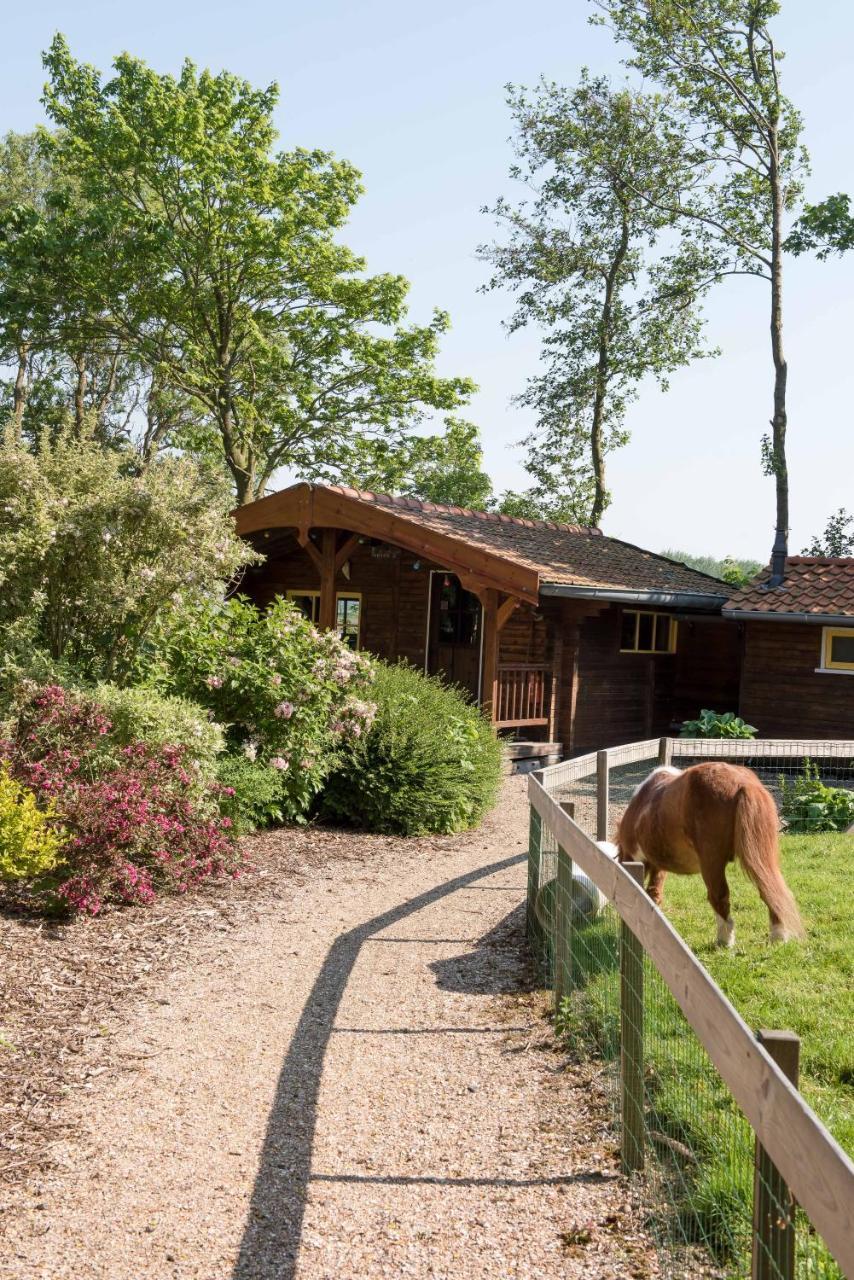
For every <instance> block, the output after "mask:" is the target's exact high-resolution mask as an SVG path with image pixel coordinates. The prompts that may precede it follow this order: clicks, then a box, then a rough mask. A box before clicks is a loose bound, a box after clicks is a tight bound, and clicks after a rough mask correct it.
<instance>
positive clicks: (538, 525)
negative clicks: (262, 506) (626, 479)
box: [315, 484, 604, 538]
mask: <svg viewBox="0 0 854 1280" xmlns="http://www.w3.org/2000/svg"><path fill="white" fill-rule="evenodd" d="M315 488H319V489H331V490H332V491H333V492H335V493H340V494H343V496H344V497H347V498H359V499H361V500H362V501H363V502H376V503H379V504H382V505H384V506H390V507H398V508H400V509H401V510H402V511H438V512H444V513H446V514H447V515H453V516H474V517H475V518H476V519H478V520H485V521H488V522H489V523H491V524H515V525H520V526H521V527H522V528H526V529H554V530H555V531H556V532H558V533H586V534H589V535H590V536H591V537H597V538H601V537H604V534H603V533H602V530H601V529H600V528H598V527H597V526H596V525H586V524H562V523H560V522H558V521H556V520H529V519H527V518H525V517H524V516H508V515H505V514H504V513H503V512H501V511H476V510H475V509H474V508H473V507H455V506H449V505H446V504H444V503H441V502H428V501H427V500H426V499H424V498H409V497H405V496H404V495H402V494H392V493H374V492H373V491H372V490H370V489H354V488H353V487H352V486H351V485H346V484H326V485H315Z"/></svg>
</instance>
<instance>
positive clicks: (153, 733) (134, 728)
mask: <svg viewBox="0 0 854 1280" xmlns="http://www.w3.org/2000/svg"><path fill="white" fill-rule="evenodd" d="M87 696H89V695H87ZM91 697H92V698H94V700H95V701H96V702H97V703H98V704H99V705H100V706H101V707H102V708H103V710H104V712H105V713H106V716H107V718H108V720H110V722H111V724H112V730H111V732H110V734H109V738H110V741H111V743H112V744H115V745H116V746H119V747H129V746H132V745H133V744H134V743H137V742H144V743H145V744H146V746H149V747H184V748H186V751H187V758H188V759H189V760H192V761H193V762H194V763H195V764H197V765H198V766H199V767H200V769H201V770H202V772H203V773H204V774H205V775H206V776H207V777H211V776H213V774H214V772H215V769H216V764H215V762H216V757H217V756H218V755H219V754H220V753H221V752H222V750H223V748H224V746H225V738H224V735H223V731H222V729H221V728H220V726H219V725H218V724H216V723H214V722H213V721H212V720H210V719H209V718H208V713H207V712H206V711H205V710H204V708H203V707H200V706H199V705H198V704H197V703H195V702H190V700H189V699H188V698H178V697H170V696H169V695H166V694H161V693H158V692H157V691H156V690H155V689H145V688H136V689H122V688H120V687H119V686H118V685H114V684H99V685H97V687H96V688H95V689H94V690H93V691H92V693H91Z"/></svg>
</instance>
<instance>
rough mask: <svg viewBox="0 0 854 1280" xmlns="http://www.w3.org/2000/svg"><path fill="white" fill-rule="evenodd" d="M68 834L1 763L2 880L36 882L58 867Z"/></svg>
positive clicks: (0, 826)
mask: <svg viewBox="0 0 854 1280" xmlns="http://www.w3.org/2000/svg"><path fill="white" fill-rule="evenodd" d="M64 840H65V832H64V831H63V830H62V829H61V827H59V825H58V824H57V821H56V814H55V811H54V809H53V808H52V807H48V808H46V809H39V807H38V805H37V803H36V797H35V796H34V795H33V793H32V791H30V790H29V789H28V788H27V787H25V786H22V785H21V784H20V783H18V782H15V780H14V779H13V778H10V777H9V773H8V770H7V768H6V766H5V764H2V763H0V880H33V879H36V878H37V877H38V876H40V875H43V874H44V872H45V871H50V869H51V868H52V867H53V866H55V865H56V862H57V861H58V859H59V852H60V849H61V847H62V844H63V841H64Z"/></svg>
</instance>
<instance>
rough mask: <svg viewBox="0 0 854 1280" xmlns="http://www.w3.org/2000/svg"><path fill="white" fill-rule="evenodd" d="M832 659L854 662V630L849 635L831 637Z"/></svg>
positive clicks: (833, 660) (832, 660) (834, 660)
mask: <svg viewBox="0 0 854 1280" xmlns="http://www.w3.org/2000/svg"><path fill="white" fill-rule="evenodd" d="M830 661H831V662H851V663H854V631H852V632H851V634H850V635H847V636H831V637H830Z"/></svg>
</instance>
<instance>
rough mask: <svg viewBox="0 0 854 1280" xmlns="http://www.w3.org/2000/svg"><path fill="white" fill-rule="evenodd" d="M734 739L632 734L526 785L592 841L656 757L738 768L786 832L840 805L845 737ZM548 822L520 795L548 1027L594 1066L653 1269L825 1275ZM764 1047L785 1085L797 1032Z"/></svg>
mask: <svg viewBox="0 0 854 1280" xmlns="http://www.w3.org/2000/svg"><path fill="white" fill-rule="evenodd" d="M733 745H734V744H732V743H727V742H722V743H719V742H708V741H704V742H702V743H697V742H695V741H686V742H684V743H683V742H678V741H675V740H666V741H661V742H659V741H657V740H656V741H654V742H647V743H638V744H632V745H631V746H629V747H624V748H617V749H614V750H612V751H609V752H604V753H603V752H600V753H597V754H595V755H592V756H586V757H581V758H579V759H577V760H570V761H566V762H564V763H562V764H560V765H557V766H554V767H552V768H551V769H548V770H545V771H543V773H542V774H540V775H539V781H540V782H541V784H542V785H543V786H544V787H545V788H546V790H547V792H548V794H549V796H550V797H551V798H552V799H553V800H554V801H556V802H557V804H558V805H559V806H560V808H561V809H563V811H564V812H565V813H566V814H567V815H568V816H569V817H571V818H572V819H573V820H574V822H575V823H576V824H577V826H578V827H580V828H581V831H582V832H584V833H585V835H586V836H588V837H589V838H590V839H591V840H592V839H597V838H598V839H600V840H601V839H604V838H607V837H609V836H613V834H614V831H615V828H616V825H617V823H618V821H619V818H620V816H621V814H622V812H623V811H624V809H625V807H626V805H627V804H628V802H629V799H630V798H631V795H632V794H633V792H634V790H635V788H636V787H637V786H638V785H639V784H640V783H641V782H642V781H643V779H644V778H645V777H646V776H647V775H648V774H649V772H650V770H651V769H652V768H654V767H655V766H656V764H658V763H671V762H672V763H673V764H675V765H677V766H678V767H680V768H682V767H687V766H688V765H689V764H691V763H696V762H699V760H701V759H710V758H711V759H718V760H727V761H731V762H733V763H738V764H743V765H746V766H747V767H750V768H752V769H754V771H755V772H757V773H758V774H759V776H760V777H761V778H762V780H763V782H765V783H766V785H767V786H769V789H771V790H772V792H773V794H774V795H775V798H776V800H777V802H778V806H779V807H780V809H781V812H782V813H783V815H784V821H785V822H787V823H788V824H789V825H790V827H794V829H796V830H797V829H808V830H828V829H830V827H828V826H826V825H822V824H823V823H828V822H830V821H831V817H833V816H834V815H831V816H828V812H827V810H826V806H827V805H828V804H829V803H830V802H829V801H828V799H827V797H826V796H824V795H823V792H824V791H827V790H834V791H835V790H839V791H841V792H842V793H844V795H845V796H846V797H847V796H851V798H852V803H854V744H852V743H831V744H827V743H822V744H816V743H812V742H810V743H807V742H804V743H795V744H789V743H786V744H778V743H758V742H753V743H747V742H745V743H738V744H735V749H734V750H733ZM748 747H749V748H752V751H750V752H748V750H747V748H748ZM835 803H839V802H838V801H836V802H835ZM822 806H825V807H824V808H823V807H822ZM834 820H835V821H837V824H838V821H839V813H838V812H836V813H835V817H834ZM851 820H852V822H854V812H852V815H851ZM800 824H805V825H800ZM810 824H812V825H810ZM555 825H556V824H555V823H553V822H549V821H547V820H544V819H543V818H542V817H541V815H540V813H539V812H537V811H536V809H535V808H533V807H532V810H531V833H530V840H531V844H530V861H529V880H528V886H529V891H528V934H529V938H530V940H531V944H532V947H533V950H534V953H535V957H536V959H537V962H538V965H539V969H540V973H541V976H542V979H543V982H544V985H545V986H547V987H548V989H549V990H551V991H552V992H553V995H554V1007H555V1025H556V1031H557V1033H558V1035H559V1036H560V1037H561V1038H562V1040H563V1041H564V1043H565V1044H566V1046H567V1048H568V1049H569V1050H570V1051H571V1052H573V1053H576V1054H579V1055H583V1056H586V1057H589V1056H595V1057H597V1058H598V1059H599V1060H600V1061H601V1063H602V1070H603V1074H604V1076H605V1078H606V1080H607V1081H608V1083H609V1086H610V1096H611V1099H612V1103H613V1108H614V1114H615V1121H616V1123H617V1125H618V1127H619V1128H620V1132H621V1149H622V1155H623V1167H624V1170H625V1172H626V1173H627V1174H629V1175H631V1176H632V1177H633V1178H636V1179H641V1180H642V1181H643V1184H644V1187H645V1200H646V1203H647V1204H648V1205H649V1227H650V1230H651V1232H652V1234H653V1235H654V1237H655V1238H656V1240H657V1242H658V1244H659V1247H660V1251H661V1258H662V1263H663V1271H664V1274H666V1275H670V1276H689V1275H690V1276H708V1277H716V1278H720V1280H724V1278H726V1280H730V1278H732V1280H735V1278H736V1277H747V1276H750V1277H752V1280H839V1278H840V1277H842V1276H843V1274H844V1272H843V1270H842V1267H841V1266H840V1265H839V1263H838V1262H837V1261H836V1260H835V1259H834V1257H833V1255H832V1254H831V1252H830V1249H829V1248H828V1246H827V1245H826V1244H825V1242H824V1240H823V1239H822V1237H821V1235H819V1233H818V1232H817V1231H816V1230H815V1228H814V1226H813V1225H812V1222H811V1220H810V1217H809V1214H808V1212H807V1211H806V1210H805V1209H804V1208H801V1207H799V1206H798V1205H797V1204H796V1203H795V1201H794V1198H793V1196H792V1194H791V1192H790V1191H789V1188H788V1186H787V1184H786V1183H785V1181H784V1180H783V1179H782V1177H781V1176H780V1174H779V1172H778V1170H777V1169H776V1167H775V1166H774V1164H773V1163H772V1161H771V1160H770V1159H769V1158H768V1156H767V1154H766V1153H765V1151H764V1150H763V1148H762V1147H761V1146H760V1145H759V1143H758V1141H757V1139H756V1137H755V1133H754V1129H753V1127H752V1125H751V1124H750V1122H749V1121H748V1120H747V1118H746V1117H745V1114H744V1112H743V1111H742V1109H741V1108H740V1107H739V1105H738V1104H737V1102H736V1100H735V1098H734V1097H733V1094H732V1092H731V1089H730V1087H729V1086H728V1084H727V1083H726V1082H725V1081H724V1079H723V1078H722V1076H721V1073H720V1072H719V1070H718V1069H717V1068H716V1066H715V1065H714V1064H713V1062H712V1060H711V1058H710V1056H709V1052H708V1051H707V1047H706V1046H705V1045H704V1043H703V1040H702V1038H701V1037H700V1036H699V1035H698V1034H697V1032H696V1030H695V1029H694V1027H693V1026H692V1024H691V1022H689V1020H688V1018H686V1016H685V1013H683V1010H682V1009H681V1008H680V1007H679V1004H678V1003H677V1001H676V999H675V998H674V995H673V993H672V991H671V988H670V986H669V985H668V983H667V982H666V981H665V979H664V977H663V975H662V973H661V972H660V970H659V967H658V966H657V965H656V964H655V963H654V962H653V960H652V959H651V957H650V955H649V954H647V953H646V952H645V950H644V948H643V947H642V946H641V945H640V943H639V941H638V939H637V937H635V936H634V934H633V933H632V931H631V929H630V928H629V927H628V925H627V924H626V923H625V920H624V919H623V918H622V916H621V913H620V910H619V909H618V906H619V904H617V905H615V903H614V902H613V901H611V900H609V898H608V897H607V895H606V894H605V893H604V892H602V891H601V890H600V888H598V887H597V884H596V883H594V881H593V879H591V877H590V875H588V874H585V873H584V872H583V871H582V870H581V868H580V867H579V866H578V865H577V864H576V865H575V866H574V865H573V862H572V860H571V857H570V855H569V853H568V852H567V851H566V850H564V849H559V847H558V841H557V836H556V833H555V830H554V829H553V827H554V826H555ZM833 829H839V826H838V825H837V826H836V827H834V828H833ZM579 856H581V855H580V854H579ZM636 874H637V873H636ZM671 976H672V975H671ZM706 977H708V975H706ZM709 983H710V985H714V984H712V983H711V979H709ZM719 994H720V993H719ZM721 999H723V997H722V996H721ZM689 1012H690V1011H689ZM763 1043H764V1047H765V1049H766V1051H767V1052H768V1053H769V1054H770V1055H771V1057H772V1058H773V1059H774V1061H776V1062H778V1064H779V1065H780V1067H781V1069H782V1070H783V1072H784V1073H785V1074H786V1075H787V1076H788V1077H789V1078H793V1079H794V1080H795V1081H796V1079H797V1068H798V1064H797V1051H798V1044H797V1039H796V1038H795V1037H791V1036H787V1035H785V1034H783V1035H782V1036H780V1035H776V1034H775V1033H769V1036H768V1039H767V1043H765V1042H763ZM816 1125H817V1130H821V1126H820V1125H819V1124H818V1122H817V1121H816ZM827 1137H828V1139H829V1135H827ZM829 1140H830V1141H831V1142H832V1139H829ZM843 1159H844V1157H843ZM852 1173H854V1171H852ZM852 1185H854V1184H852ZM849 1209H850V1206H849ZM849 1274H850V1273H849Z"/></svg>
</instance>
